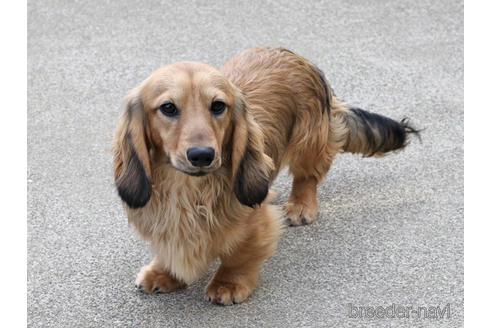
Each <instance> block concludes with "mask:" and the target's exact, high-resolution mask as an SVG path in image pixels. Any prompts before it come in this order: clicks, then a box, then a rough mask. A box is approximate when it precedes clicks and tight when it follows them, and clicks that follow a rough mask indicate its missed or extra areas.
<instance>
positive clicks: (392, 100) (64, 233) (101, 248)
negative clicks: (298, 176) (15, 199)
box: [27, 0, 464, 327]
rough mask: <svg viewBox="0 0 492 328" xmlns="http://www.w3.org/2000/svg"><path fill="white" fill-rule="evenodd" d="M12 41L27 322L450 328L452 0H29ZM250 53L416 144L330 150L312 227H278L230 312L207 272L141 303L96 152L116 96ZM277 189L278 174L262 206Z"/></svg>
mask: <svg viewBox="0 0 492 328" xmlns="http://www.w3.org/2000/svg"><path fill="white" fill-rule="evenodd" d="M27 30H28V41H27V46H28V63H27V64H28V76H27V81H28V94H27V102H28V122H27V125H28V139H27V142H28V181H27V188H28V204H27V208H28V231H27V243H28V266H27V272H28V281H27V289H28V292H27V293H28V294H27V297H28V309H27V310H28V325H29V327H217V326H221V327H232V326H235V327H253V326H258V327H325V326H326V327H460V326H462V325H463V153H464V149H463V116H464V115H463V3H462V1H445V0H439V1H435V0H427V1H426V0H424V1H415V0H411V1H410V0H405V1H394V0H381V1H379V0H378V1H374V0H370V1H369V0H361V1H346V0H335V1H273V0H268V1H257V0H251V1H232V0H224V1H162V2H159V1H135V2H132V1H129V0H123V1H54V0H46V1H29V2H28V26H27ZM256 45H260V46H282V47H286V48H289V49H291V50H293V51H295V52H297V53H299V54H301V55H302V56H304V57H306V58H308V59H309V60H311V61H312V62H314V63H315V64H316V65H317V66H318V67H320V68H321V69H322V70H323V71H324V72H325V74H326V77H327V79H328V81H329V82H330V84H331V86H332V87H333V89H334V91H335V94H336V95H337V96H338V97H339V98H341V99H343V100H344V101H346V102H349V103H351V104H353V105H355V106H358V107H361V108H364V109H366V110H369V111H374V112H377V113H381V114H384V115H387V116H390V117H393V118H395V119H401V118H403V117H409V118H410V120H411V122H412V123H413V124H414V125H415V126H416V127H418V128H423V129H425V130H424V131H423V132H422V142H421V143H419V142H418V140H416V139H414V140H412V142H411V144H410V145H409V146H408V147H407V148H406V149H405V150H404V151H401V152H398V153H395V154H391V155H389V156H386V157H384V158H380V159H374V158H361V157H360V156H356V155H349V154H346V155H340V156H339V157H338V158H337V159H336V160H335V162H334V165H333V166H332V169H331V171H330V172H329V174H328V175H327V177H326V178H325V180H324V182H323V184H322V186H321V187H320V189H319V192H318V197H319V203H320V208H319V215H318V219H317V220H316V221H315V222H314V223H313V224H312V225H309V226H304V227H298V228H290V229H288V230H287V232H286V233H285V234H284V235H283V237H282V239H281V240H280V242H279V246H278V250H277V252H276V253H275V254H274V256H273V257H272V258H270V259H269V260H267V261H266V262H265V263H264V265H263V267H262V270H261V278H260V281H259V285H258V287H257V289H256V290H255V291H254V293H253V294H252V295H251V297H250V298H248V300H247V301H246V302H244V303H243V304H240V305H236V306H230V307H222V306H214V305H210V304H208V303H207V302H205V301H204V300H203V294H204V288H205V285H206V283H207V281H208V279H209V278H210V277H211V275H212V274H213V268H214V267H211V268H210V270H209V272H208V273H207V275H206V276H205V277H203V279H201V280H199V281H197V282H196V283H194V284H192V285H190V286H188V287H187V288H186V289H184V290H180V291H178V292H174V293H171V294H162V295H159V296H150V295H144V294H141V293H139V292H137V291H135V289H134V286H133V282H134V279H135V275H136V274H137V273H138V271H139V269H140V267H141V266H143V265H145V264H146V263H147V262H149V260H150V254H149V247H148V245H146V244H145V243H144V242H142V241H140V239H139V238H138V236H137V235H136V233H135V232H134V231H133V229H132V227H131V226H129V225H128V223H127V219H126V216H125V213H124V211H123V209H122V207H121V204H120V201H119V199H118V196H117V193H116V191H115V187H114V183H113V178H112V167H111V162H112V157H111V154H110V152H109V150H110V147H111V139H112V134H113V130H114V127H115V122H116V118H117V116H118V114H119V113H120V105H121V101H122V98H123V96H124V94H125V92H126V91H127V90H129V89H130V88H133V87H134V86H136V85H137V84H138V83H139V82H140V81H142V80H143V79H144V78H145V77H147V76H148V74H150V73H151V72H152V71H153V70H155V69H157V68H158V67H160V66H163V65H165V64H168V63H172V62H175V61H179V60H195V61H203V62H205V63H208V64H211V65H214V66H217V67H220V65H221V64H222V63H224V62H225V61H226V60H227V59H228V58H229V57H230V56H232V55H234V54H237V53H239V52H241V51H243V50H245V49H247V48H249V47H251V46H256ZM290 183H291V178H290V177H288V176H287V175H286V173H285V172H283V173H282V174H281V175H280V176H279V177H278V179H277V180H276V182H275V184H274V186H273V188H274V190H275V191H276V192H277V193H278V198H277V200H276V201H275V203H277V204H282V203H283V202H285V201H286V199H287V197H288V195H289V191H290ZM378 306H381V307H383V308H385V309H388V310H390V309H391V307H392V306H393V307H394V308H398V307H400V308H405V309H407V310H408V311H407V314H408V316H406V315H403V317H397V316H396V315H395V314H393V316H392V315H391V311H387V312H385V313H384V314H383V315H382V317H378V316H376V314H375V313H372V316H371V311H373V310H374V311H375V310H377V307H378ZM419 307H420V308H421V309H420V310H419V309H418V308H419ZM437 307H439V309H438V310H439V311H438V313H441V314H442V316H443V317H442V318H430V317H431V316H432V315H431V314H432V313H433V310H431V309H432V308H434V311H436V309H437ZM371 309H372V310H371ZM447 309H449V312H440V311H441V310H442V311H447ZM424 310H425V311H424ZM361 311H363V313H362V312H361ZM425 314H426V315H427V317H426V318H424V315H425ZM448 314H449V315H448ZM379 316H381V315H379Z"/></svg>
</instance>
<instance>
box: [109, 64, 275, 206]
mask: <svg viewBox="0 0 492 328" xmlns="http://www.w3.org/2000/svg"><path fill="white" fill-rule="evenodd" d="M113 150H114V154H115V157H114V176H115V181H116V186H117V188H118V192H119V195H120V196H121V198H122V199H123V201H125V203H126V204H127V205H128V206H129V207H131V208H139V207H143V206H145V204H146V203H147V202H148V200H149V199H150V197H151V194H152V182H151V177H152V164H151V162H152V161H151V156H150V152H151V151H152V152H153V154H155V155H156V156H166V158H167V165H169V166H171V167H172V168H173V169H175V170H178V171H180V172H182V173H183V174H188V175H190V176H195V177H196V178H197V179H199V177H200V176H204V175H207V174H213V172H214V171H216V170H218V169H219V168H221V167H226V168H229V169H230V176H231V178H232V179H234V183H233V186H234V187H233V189H234V193H235V195H236V197H237V199H238V200H239V201H240V202H241V203H242V204H244V205H248V206H254V205H255V204H260V203H261V202H262V201H263V200H264V199H265V197H266V195H267V193H268V187H269V182H270V175H271V171H272V169H273V167H272V163H271V159H270V158H269V157H268V156H266V155H265V154H264V152H263V135H262V132H261V130H260V128H259V127H258V125H257V124H256V123H255V121H254V120H253V118H252V117H251V115H250V113H249V108H248V105H247V103H246V101H245V99H244V97H243V95H242V94H241V92H240V91H239V90H238V89H237V88H236V87H235V86H234V85H233V84H232V83H230V82H229V80H228V79H227V78H226V77H225V76H224V75H223V74H221V72H220V71H218V70H217V69H215V68H213V67H211V66H208V65H205V64H201V63H194V62H180V63H175V64H172V65H168V66H165V67H163V68H161V69H159V70H157V71H155V72H154V73H152V74H151V75H150V77H148V78H147V79H146V80H145V81H144V82H142V84H141V85H140V86H138V87H137V88H135V89H133V90H131V91H130V92H129V93H128V94H127V96H126V98H125V101H124V113H123V115H122V116H121V118H120V122H119V124H118V128H117V130H116V135H115V145H114V147H113Z"/></svg>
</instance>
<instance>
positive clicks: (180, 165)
mask: <svg viewBox="0 0 492 328" xmlns="http://www.w3.org/2000/svg"><path fill="white" fill-rule="evenodd" d="M168 164H170V165H171V166H172V167H173V168H174V169H176V170H178V171H180V172H182V173H185V174H187V175H189V176H192V177H203V176H205V175H207V174H209V173H212V172H214V171H216V170H217V169H218V168H220V166H221V161H220V160H218V161H214V163H212V164H211V165H210V166H206V167H201V168H198V167H189V166H188V165H186V164H185V163H184V162H182V161H180V160H178V161H177V163H176V164H174V163H173V162H172V161H171V160H169V157H168Z"/></svg>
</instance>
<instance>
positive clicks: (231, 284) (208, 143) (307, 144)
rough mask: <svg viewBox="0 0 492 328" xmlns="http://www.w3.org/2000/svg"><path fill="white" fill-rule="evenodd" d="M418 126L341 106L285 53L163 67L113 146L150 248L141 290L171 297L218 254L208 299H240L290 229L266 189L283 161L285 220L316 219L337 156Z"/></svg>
mask: <svg viewBox="0 0 492 328" xmlns="http://www.w3.org/2000/svg"><path fill="white" fill-rule="evenodd" d="M415 132H417V131H416V130H415V129H413V128H411V127H410V126H409V125H408V124H407V122H406V121H405V120H403V121H402V122H400V123H399V122H396V121H394V120H392V119H389V118H387V117H384V116H381V115H378V114H373V113H369V112H367V111H364V110H362V109H358V108H351V107H348V106H346V105H344V104H343V103H342V102H340V101H339V100H337V98H335V96H334V95H333V93H332V90H331V88H330V87H329V85H328V83H327V82H326V79H325V77H324V74H323V73H322V72H321V71H320V70H319V69H318V68H317V67H316V66H314V65H313V64H311V63H310V62H309V61H307V60H305V59H304V58H302V57H300V56H299V55H296V54H295V53H293V52H291V51H289V50H286V49H281V48H253V49H249V50H247V51H245V52H243V53H241V54H239V55H237V56H235V57H233V58H231V59H230V60H229V61H228V62H227V63H226V64H225V65H224V66H223V67H222V68H221V69H220V70H217V69H215V68H213V67H211V66H208V65H205V64H202V63H196V62H178V63H175V64H172V65H168V66H165V67H162V68H160V69H158V70H157V71H155V72H154V73H152V74H151V75H150V76H149V77H148V78H147V79H146V80H145V81H143V82H142V83H141V84H140V85H139V86H138V87H136V88H135V89H133V90H131V91H130V92H129V93H128V95H127V96H126V99H125V101H124V113H123V114H122V116H121V118H120V121H119V123H118V127H117V129H116V134H115V143H114V147H113V151H114V177H115V183H116V187H117V189H118V192H119V195H120V197H121V199H122V200H123V205H124V208H125V210H126V212H127V214H128V220H129V222H131V223H132V224H133V225H134V226H135V228H136V230H137V231H138V232H139V234H140V235H141V236H142V237H143V238H144V239H146V240H148V241H150V243H151V249H152V251H153V253H154V258H153V260H152V261H151V262H150V264H148V265H147V266H144V267H143V268H142V269H141V271H140V273H139V274H138V276H137V280H136V286H137V287H138V288H139V289H141V290H143V291H146V292H149V293H159V292H169V291H172V290H175V289H177V288H180V287H183V286H185V285H186V284H189V283H191V282H193V281H194V280H196V279H197V278H199V277H200V275H201V274H203V273H204V272H205V271H206V270H207V268H208V267H209V265H210V264H211V263H212V262H213V261H214V260H215V259H217V258H220V260H221V264H220V267H219V269H218V270H217V272H216V273H215V275H214V277H213V279H212V280H211V281H210V283H209V284H208V286H207V288H206V295H205V298H206V299H207V300H208V301H211V302H213V303H217V304H232V303H240V302H242V301H244V300H245V299H246V298H247V297H248V295H250V294H251V292H252V290H253V289H254V287H255V286H256V283H257V280H258V271H259V266H260V264H261V263H262V261H263V260H265V259H266V258H268V257H269V256H271V255H272V253H273V252H274V250H275V247H276V243H277V239H278V238H279V235H280V232H281V230H282V226H283V222H282V220H281V212H280V211H279V210H278V209H277V208H276V207H275V206H273V205H271V204H268V198H267V195H268V194H269V187H270V185H271V183H272V181H273V180H274V179H275V177H276V175H277V174H278V172H279V171H280V170H281V169H282V168H283V167H285V166H287V165H288V166H289V172H290V174H292V175H293V177H294V182H293V186H292V192H291V195H290V198H289V200H288V201H287V203H286V204H285V205H284V211H285V217H286V222H287V223H288V224H289V225H301V224H308V223H311V222H312V221H313V220H314V219H315V217H316V212H317V209H318V204H317V199H316V188H317V186H318V184H319V182H320V181H321V179H322V178H323V177H324V175H325V174H326V173H327V172H328V170H329V168H330V165H331V163H332V161H333V159H334V157H335V155H336V154H338V153H342V152H352V153H361V154H363V155H364V156H381V155H383V154H385V153H387V152H389V151H392V150H396V149H401V148H403V147H405V145H406V144H407V141H408V139H407V137H408V135H409V133H415ZM266 199H267V200H266Z"/></svg>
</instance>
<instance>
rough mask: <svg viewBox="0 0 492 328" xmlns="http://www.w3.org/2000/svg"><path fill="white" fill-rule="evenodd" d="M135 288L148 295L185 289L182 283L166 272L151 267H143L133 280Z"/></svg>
mask: <svg viewBox="0 0 492 328" xmlns="http://www.w3.org/2000/svg"><path fill="white" fill-rule="evenodd" d="M135 287H136V288H137V289H138V290H140V291H143V292H147V293H150V294H158V293H167V292H171V291H173V290H176V289H178V288H183V287H185V284H184V283H183V282H180V281H179V280H177V279H176V278H174V277H173V276H172V275H171V274H170V273H169V272H168V271H166V270H164V269H160V268H156V267H154V266H152V264H149V265H146V266H144V267H143V268H142V269H141V270H140V273H139V274H138V275H137V279H136V280H135Z"/></svg>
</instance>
